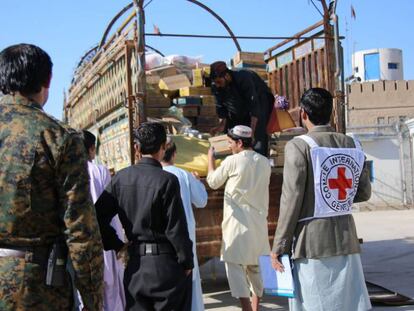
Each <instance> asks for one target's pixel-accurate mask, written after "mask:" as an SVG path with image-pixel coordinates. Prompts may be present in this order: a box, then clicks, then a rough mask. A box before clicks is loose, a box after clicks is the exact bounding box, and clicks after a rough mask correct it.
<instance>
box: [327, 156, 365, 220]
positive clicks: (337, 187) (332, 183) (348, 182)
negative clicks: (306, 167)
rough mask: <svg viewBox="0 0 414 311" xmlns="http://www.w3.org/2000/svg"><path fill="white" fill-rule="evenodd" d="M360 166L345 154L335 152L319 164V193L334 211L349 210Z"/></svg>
mask: <svg viewBox="0 0 414 311" xmlns="http://www.w3.org/2000/svg"><path fill="white" fill-rule="evenodd" d="M360 175H361V168H360V166H359V165H358V163H357V162H356V161H355V160H354V159H353V158H352V157H351V156H350V155H347V154H335V155H332V156H330V157H328V158H326V159H325V161H324V162H323V163H322V165H321V179H320V193H321V195H322V198H323V199H324V201H325V202H326V204H327V205H328V206H329V207H330V208H331V209H332V210H334V211H336V212H347V211H350V209H351V206H352V203H353V201H354V197H355V195H356V191H357V189H358V183H359V176H360Z"/></svg>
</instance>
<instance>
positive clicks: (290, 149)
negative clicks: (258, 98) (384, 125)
mask: <svg viewBox="0 0 414 311" xmlns="http://www.w3.org/2000/svg"><path fill="white" fill-rule="evenodd" d="M331 113H332V96H331V94H330V93H329V92H328V91H327V90H325V89H321V88H313V89H309V90H308V91H306V92H305V93H304V94H303V96H302V98H301V101H300V117H301V120H302V123H303V124H304V125H305V127H306V128H307V129H308V134H306V135H302V136H298V137H296V138H294V139H292V140H291V141H289V142H288V143H287V144H286V147H285V164H284V171H283V187H282V196H281V199H280V214H279V220H278V223H277V229H276V233H275V239H274V243H273V250H272V253H271V257H272V264H273V267H274V268H275V269H277V270H278V271H283V270H284V267H283V265H282V264H281V263H280V261H279V256H280V255H283V254H290V253H291V250H292V258H293V260H294V269H293V276H294V281H295V290H297V293H296V297H295V298H293V299H290V300H289V307H290V310H294V311H300V310H337V311H341V310H343V311H346V310H355V311H365V310H369V309H370V308H371V303H370V301H369V297H368V292H367V288H366V285H365V280H364V274H363V271H362V265H361V258H360V255H359V253H360V251H361V249H360V246H359V241H358V238H357V233H356V228H355V223H354V219H353V217H352V215H351V209H352V203H353V202H362V201H366V200H368V199H369V198H370V196H371V184H370V181H369V172H368V169H367V167H366V165H364V161H365V156H364V153H363V152H362V150H361V146H360V144H359V142H357V141H354V140H353V139H352V138H351V137H349V136H346V135H344V134H342V133H336V132H335V131H334V130H333V129H332V128H331V127H330V126H329V121H330V119H331ZM292 246H293V249H292Z"/></svg>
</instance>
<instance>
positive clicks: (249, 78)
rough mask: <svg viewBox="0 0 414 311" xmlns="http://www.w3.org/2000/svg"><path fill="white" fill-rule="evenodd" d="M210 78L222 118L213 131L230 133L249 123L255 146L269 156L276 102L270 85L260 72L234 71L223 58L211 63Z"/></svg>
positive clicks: (218, 112) (220, 117)
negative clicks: (270, 119) (270, 125)
mask: <svg viewBox="0 0 414 311" xmlns="http://www.w3.org/2000/svg"><path fill="white" fill-rule="evenodd" d="M210 80H211V83H212V84H211V88H212V91H213V94H214V95H215V97H216V112H217V115H218V117H219V119H220V121H219V122H220V123H219V125H218V126H217V127H215V128H213V129H212V130H211V134H213V135H214V134H216V133H218V132H227V131H228V130H229V129H231V128H233V127H234V126H236V125H246V126H249V127H250V128H251V129H252V131H253V149H254V150H255V151H257V152H258V153H260V154H262V155H264V156H267V155H268V142H269V137H268V134H267V130H266V128H267V123H268V121H269V116H270V113H271V112H272V108H273V102H274V97H273V94H272V92H271V91H270V89H269V87H268V86H267V85H266V83H265V82H264V81H263V80H262V79H261V78H260V77H259V76H258V75H257V73H255V72H253V71H250V70H238V71H233V70H230V69H228V68H227V66H226V63H225V62H223V61H217V62H214V63H212V64H211V65H210Z"/></svg>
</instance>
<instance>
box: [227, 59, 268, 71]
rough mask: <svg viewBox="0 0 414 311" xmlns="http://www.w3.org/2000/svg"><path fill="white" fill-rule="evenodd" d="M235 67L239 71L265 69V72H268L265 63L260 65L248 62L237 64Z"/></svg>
mask: <svg viewBox="0 0 414 311" xmlns="http://www.w3.org/2000/svg"><path fill="white" fill-rule="evenodd" d="M234 67H235V68H238V69H251V70H255V69H263V70H266V64H265V62H263V63H260V64H258V63H252V62H248V61H241V62H238V63H235V64H234Z"/></svg>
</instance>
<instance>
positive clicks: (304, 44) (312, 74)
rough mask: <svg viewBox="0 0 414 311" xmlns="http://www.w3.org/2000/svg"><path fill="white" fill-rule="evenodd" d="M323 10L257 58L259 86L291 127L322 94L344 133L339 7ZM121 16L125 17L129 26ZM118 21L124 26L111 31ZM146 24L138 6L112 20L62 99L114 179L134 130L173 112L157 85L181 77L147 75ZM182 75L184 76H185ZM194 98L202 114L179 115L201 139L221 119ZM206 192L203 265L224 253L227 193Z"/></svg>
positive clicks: (281, 140)
mask: <svg viewBox="0 0 414 311" xmlns="http://www.w3.org/2000/svg"><path fill="white" fill-rule="evenodd" d="M188 1H189V2H191V3H194V4H197V5H199V6H200V7H202V8H203V9H205V10H208V11H209V12H210V13H212V14H213V15H214V16H215V17H216V18H217V19H218V20H219V21H220V22H221V23H222V24H223V25H224V26H225V28H226V29H227V30H228V32H229V36H228V37H229V38H230V39H232V40H233V41H234V42H235V46H236V50H237V54H236V55H238V56H237V57H238V58H239V61H240V59H242V58H243V57H244V56H246V55H247V56H248V55H249V53H247V52H244V51H242V50H241V48H240V45H239V44H238V42H237V37H236V36H235V35H234V34H233V33H232V31H231V29H230V28H229V27H228V25H227V24H226V23H225V21H224V20H223V19H222V18H221V17H219V16H218V15H217V14H216V13H215V12H214V11H212V10H211V9H210V8H208V7H206V6H205V5H204V4H202V3H200V2H198V1H195V0H188ZM321 4H322V8H323V13H324V14H323V18H322V20H321V21H319V22H318V23H316V24H314V25H312V26H310V27H308V28H307V29H305V30H303V31H301V32H299V33H297V34H295V35H293V36H292V37H290V38H288V39H285V40H284V41H282V42H280V43H278V44H276V45H274V46H272V47H269V48H268V49H267V50H266V51H262V52H260V53H261V54H262V55H263V59H262V60H263V64H264V67H265V68H266V70H265V77H264V79H265V80H266V81H267V83H268V85H269V87H270V89H271V90H272V92H273V93H274V94H278V95H283V96H285V97H286V98H287V99H288V101H289V113H290V114H291V116H292V117H293V119H294V121H295V122H296V124H298V118H299V115H298V111H299V100H300V97H301V95H302V94H303V92H304V91H305V90H306V89H308V88H310V87H323V88H326V89H327V90H329V91H330V92H331V93H332V94H333V96H334V113H333V117H332V125H333V126H334V127H335V128H336V129H337V130H338V131H340V132H344V130H345V117H344V95H343V94H344V93H343V71H342V67H343V60H342V48H341V43H340V37H339V31H338V17H337V15H336V14H335V8H336V2H335V1H334V2H331V4H330V5H329V6H328V4H327V3H326V1H325V0H322V1H321ZM131 11H132V12H131ZM125 14H128V15H127V17H126V18H125ZM122 19H123V22H122V23H121V25H120V26H119V27H118V28H117V29H113V26H114V24H115V23H116V22H119V21H120V20H121V21H122ZM144 20H145V11H144V7H143V0H135V1H134V2H133V3H131V4H130V5H128V6H126V7H125V8H123V9H122V10H121V11H120V12H119V13H118V14H116V16H115V17H114V19H113V20H112V21H111V22H110V23H109V25H108V27H107V29H106V30H105V33H104V35H103V37H102V39H101V41H100V43H99V44H98V45H97V46H95V47H94V48H92V49H91V50H89V51H88V52H87V53H85V55H84V56H82V58H81V60H80V62H79V64H78V66H77V69H76V70H75V73H74V76H73V80H72V82H71V85H70V87H69V89H68V95H67V96H66V97H65V102H64V111H63V115H64V120H65V121H66V122H67V123H69V125H71V126H72V127H74V128H76V129H87V130H89V131H91V132H93V133H95V134H96V135H97V136H98V144H99V146H98V147H99V160H100V161H101V162H102V163H104V164H105V165H106V166H107V167H109V168H110V169H111V170H112V171H113V172H116V171H118V170H120V169H122V168H123V167H126V166H128V165H132V164H134V162H135V154H134V148H133V144H134V142H133V137H132V131H133V129H134V127H136V126H138V125H139V124H140V123H141V122H144V121H146V120H147V118H156V119H158V120H162V115H163V114H165V112H166V111H167V110H168V109H169V107H170V105H171V101H170V100H169V99H168V98H166V97H164V96H163V95H162V94H160V91H159V90H158V89H156V87H154V80H155V81H156V82H158V83H159V80H160V79H163V78H164V77H167V76H166V75H167V72H168V71H170V73H169V74H172V73H173V74H175V75H176V74H177V73H178V72H177V68H174V66H170V67H168V66H164V67H163V68H161V69H160V68H155V69H153V70H146V68H145V55H146V50H153V51H154V50H155V51H156V52H157V53H160V54H161V52H159V51H157V50H156V49H154V48H153V47H149V46H146V45H145V33H144ZM111 33H112V35H111V36H109V35H110V34H111ZM153 35H156V34H153ZM243 55H244V56H243ZM255 57H257V53H256V56H255ZM234 65H237V64H234ZM167 67H168V68H167ZM261 68H263V66H262V67H261ZM179 69H180V70H179V71H180V72H184V74H185V73H187V74H188V70H189V68H179ZM190 69H197V68H190ZM186 70H187V72H186ZM154 72H155V74H154ZM163 75H164V76H163ZM193 83H194V81H193ZM158 85H159V84H158ZM190 87H191V86H190ZM204 91H205V90H204ZM199 97H200V98H201V99H202V101H201V106H200V105H199V106H198V107H196V108H197V109H195V108H194V107H192V106H191V105H190V106H188V107H184V109H183V114H184V116H187V118H188V119H190V120H191V122H192V125H193V128H195V129H199V130H200V131H201V132H205V131H207V130H208V129H209V128H211V127H212V126H214V125H215V124H216V122H217V121H218V119H217V117H216V116H215V113H214V97H213V96H212V95H209V94H208V92H207V93H206V94H204V95H200V96H199ZM190 108H194V109H190ZM202 112H204V113H205V114H204V115H203V114H202ZM292 137H293V136H292V135H290V134H286V133H285V134H284V133H282V134H280V133H279V134H275V135H273V138H274V139H273V143H275V144H276V149H278V151H277V152H276V155H275V159H274V160H275V163H276V164H275V165H274V167H272V174H271V182H270V189H269V190H270V191H269V192H270V198H269V199H270V206H269V214H268V230H269V242H271V241H272V240H273V235H274V233H275V229H276V225H277V218H278V211H279V201H280V194H281V186H282V181H283V146H284V144H285V143H286V141H287V140H288V139H290V138H292ZM204 182H205V181H204ZM207 189H208V204H207V206H206V208H204V209H195V211H194V214H195V218H196V239H197V254H198V257H199V261H200V262H204V261H205V260H207V259H208V258H211V257H216V256H219V254H220V245H221V221H222V217H223V214H222V206H223V192H224V191H223V189H218V190H212V189H210V188H208V187H207Z"/></svg>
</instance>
